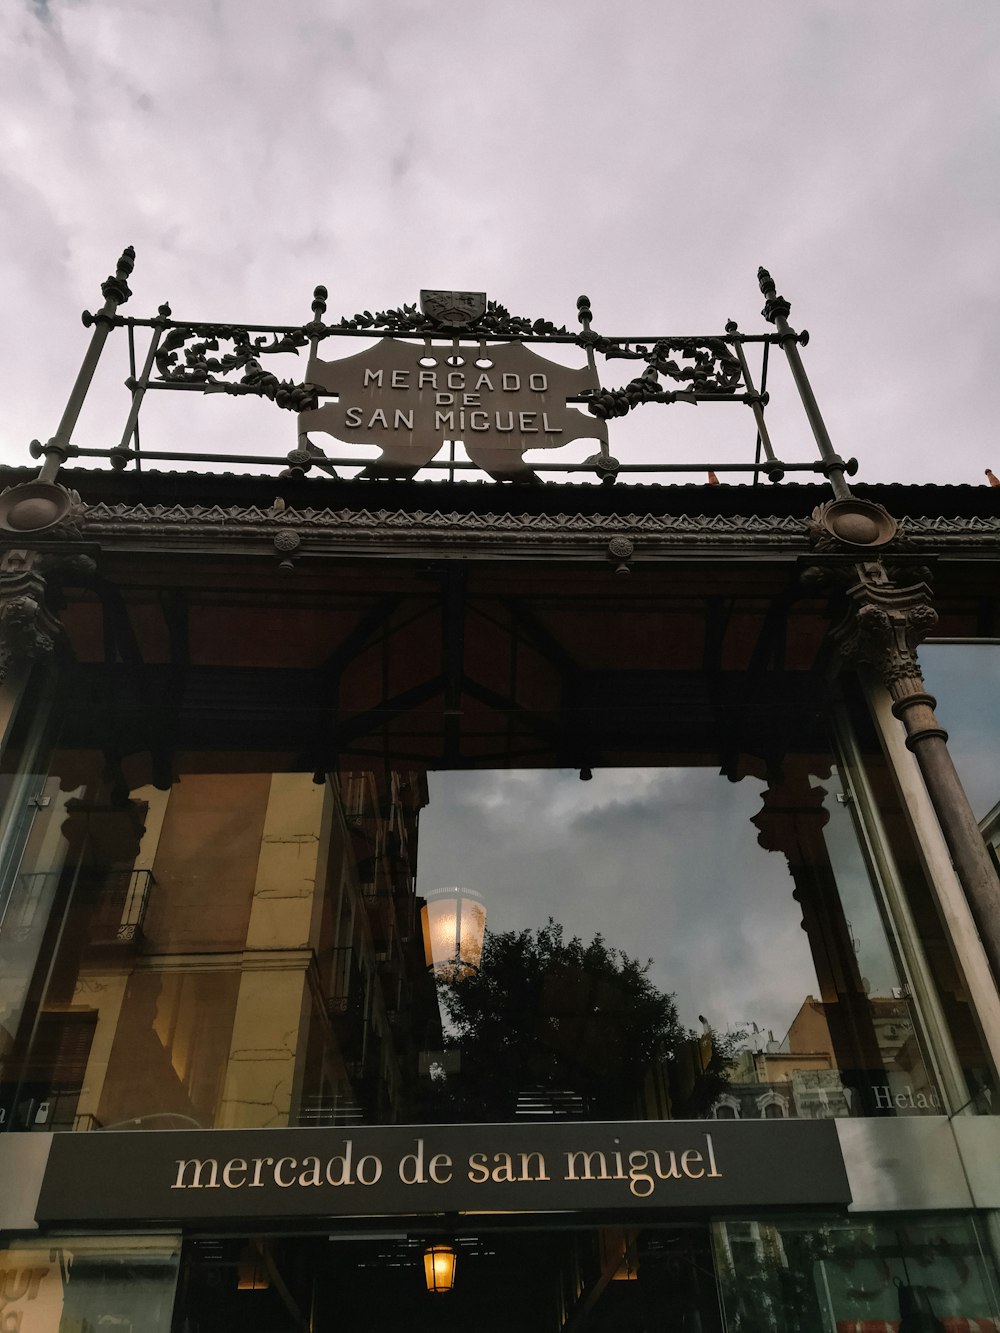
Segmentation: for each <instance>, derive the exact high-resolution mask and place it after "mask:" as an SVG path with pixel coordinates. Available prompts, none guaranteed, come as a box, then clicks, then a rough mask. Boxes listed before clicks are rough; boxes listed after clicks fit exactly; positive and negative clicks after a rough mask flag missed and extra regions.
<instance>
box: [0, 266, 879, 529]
mask: <svg viewBox="0 0 1000 1333" xmlns="http://www.w3.org/2000/svg"><path fill="white" fill-rule="evenodd" d="M134 258H135V256H134V252H133V251H132V250H131V249H128V250H126V251H125V252H124V253H123V254H122V256H121V258H120V260H119V262H118V266H117V269H116V271H115V273H114V274H113V275H112V276H111V277H109V278H108V279H107V280H106V281H105V282H104V283H103V284H102V288H101V290H102V293H103V295H104V297H105V302H104V306H103V307H102V309H101V310H99V311H98V312H96V313H94V314H91V313H88V312H84V316H83V320H84V324H85V325H87V326H88V327H91V328H92V329H93V333H92V335H91V344H90V347H89V348H88V350H87V353H86V355H85V357H84V361H83V365H82V366H81V369H80V372H79V375H78V377H77V382H76V384H75V386H74V389H73V391H72V393H71V394H70V399H69V402H68V404H67V407H66V410H65V412H64V414H63V417H62V420H61V421H60V423H59V426H58V428H57V430H56V433H55V434H54V435H53V437H52V438H51V439H50V440H48V441H47V442H46V443H45V444H40V443H39V442H38V441H33V442H32V446H31V451H32V453H33V455H34V456H35V457H38V458H43V459H44V462H43V465H42V467H41V469H40V472H39V476H38V480H37V482H36V483H34V485H35V486H36V488H37V486H38V485H39V484H41V485H42V486H43V487H46V486H52V483H54V482H55V478H56V475H57V473H58V471H59V467H60V466H61V464H62V463H63V462H64V461H65V460H66V459H69V458H75V457H97V458H106V459H108V460H109V461H110V463H111V466H112V467H113V468H117V469H122V468H126V467H129V466H134V467H135V468H136V469H139V468H141V466H142V464H143V463H144V462H159V461H161V460H170V461H172V462H182V463H183V462H198V463H212V462H218V463H227V464H232V463H248V464H258V465H262V466H269V467H270V466H276V465H277V466H281V467H283V468H284V475H290V476H293V477H301V476H304V475H305V474H306V473H309V472H311V471H313V470H315V469H319V470H321V471H323V472H325V473H328V474H331V475H334V476H336V475H337V468H339V467H345V468H351V469H353V470H354V471H355V472H357V471H358V470H359V469H360V475H361V476H362V477H363V478H366V479H370V480H377V479H379V478H400V477H405V478H411V477H414V476H416V475H417V474H420V473H423V472H424V471H425V470H426V469H441V468H444V469H446V470H447V471H448V473H449V475H450V476H452V477H453V476H454V475H455V473H456V472H457V471H459V470H462V469H466V470H472V471H474V472H475V471H479V472H480V473H483V472H485V473H487V474H489V475H490V476H491V477H493V478H494V479H496V480H499V481H515V482H517V481H536V480H538V477H537V471H536V470H542V471H544V472H546V473H553V472H555V473H558V472H577V473H584V474H586V473H588V472H589V473H590V474H591V475H592V476H595V477H596V478H598V479H600V480H601V481H602V482H604V483H612V482H614V481H615V480H616V478H617V477H618V476H619V474H620V473H623V472H636V473H640V472H645V473H691V472H694V473H700V474H701V475H702V476H704V475H705V474H706V473H709V474H718V473H726V472H742V473H750V474H752V476H753V479H754V481H756V480H757V479H759V478H761V477H767V478H768V479H769V480H770V481H775V482H776V481H780V480H781V479H782V477H783V476H784V475H785V474H786V473H788V472H793V471H799V472H818V473H821V474H824V475H825V476H826V477H827V478H828V480H829V482H830V484H831V488H832V490H833V495H834V498H835V499H837V500H847V499H850V496H851V493H850V488H849V486H848V484H847V481H846V477H847V475H848V474H852V473H853V472H854V471H855V470H856V468H857V464H856V462H855V461H854V460H853V459H851V460H844V459H843V458H841V457H840V456H839V455H838V454H837V452H836V451H835V449H834V447H833V445H832V443H831V441H830V439H829V436H828V435H827V432H826V427H825V425H824V423H823V420H822V417H821V415H820V412H819V408H818V407H817V405H816V401H815V398H814V396H813V394H812V390H811V389H810V387H809V383H808V380H807V379H806V375H805V371H804V369H803V366H802V361H801V357H800V355H799V347H800V345H804V344H805V343H806V342H807V341H808V334H807V333H805V332H796V331H795V330H793V329H792V328H791V327H790V326H789V323H788V315H789V313H790V309H791V307H790V306H789V303H788V302H787V301H786V300H785V299H784V298H783V297H781V296H779V295H778V294H777V291H776V288H775V284H774V281H773V280H772V278H771V276H770V274H769V273H768V272H767V271H766V270H765V269H761V270H760V271H759V273H758V282H759V286H760V290H761V292H762V294H763V295H764V297H765V304H764V309H763V315H764V317H765V319H766V320H767V321H768V322H769V323H770V324H772V325H773V326H774V330H773V331H765V332H761V333H743V332H741V331H740V329H739V328H738V326H737V325H736V324H735V323H733V322H732V321H730V322H729V323H727V324H726V326H725V329H724V331H723V332H722V333H720V334H714V335H706V336H696V335H682V336H677V335H667V334H657V335H654V336H641V335H618V334H616V335H610V334H603V333H599V332H598V331H597V330H596V329H595V328H594V327H593V323H594V314H593V310H592V308H591V304H590V300H589V298H588V297H586V296H581V297H580V298H579V299H578V301H577V327H576V328H574V329H569V328H567V327H566V326H565V325H562V324H559V325H557V324H555V323H554V322H552V321H551V320H546V319H539V318H535V319H530V318H527V317H524V316H520V315H512V314H511V313H510V311H509V310H507V309H506V307H504V306H502V305H501V304H499V303H498V302H497V301H493V300H490V299H488V298H487V295H486V293H484V292H470V291H439V290H427V291H423V292H421V294H420V303H419V305H417V304H412V305H401V306H398V307H395V308H393V309H388V310H380V311H377V312H374V313H373V312H372V311H369V310H365V311H363V312H361V313H359V314H355V315H351V316H349V317H348V316H344V317H341V318H340V319H339V320H335V321H332V322H327V321H326V318H325V316H326V312H327V300H328V293H327V291H326V288H324V287H317V288H316V289H315V292H314V294H313V301H312V312H311V313H312V318H311V319H310V320H309V321H308V322H307V323H304V324H301V325H295V326H288V325H250V324H232V323H217V322H204V321H189V320H183V321H182V320H177V319H175V318H174V316H173V312H172V311H171V309H170V307H169V306H168V305H162V306H160V308H159V310H158V311H157V313H156V315H155V316H153V317H151V318H135V317H131V316H125V315H123V314H122V313H121V311H120V307H121V306H122V305H124V304H125V303H126V302H127V301H128V299H129V297H130V296H131V291H130V289H129V286H128V281H127V279H128V277H129V276H130V274H131V272H132V267H133V263H134ZM117 329H124V330H125V331H126V333H127V339H128V351H129V361H130V374H129V377H128V379H127V380H126V386H127V388H128V389H129V392H130V394H131V403H130V406H129V410H128V414H127V418H126V421H125V425H124V428H123V430H122V434H121V438H120V440H119V442H118V444H117V445H115V446H113V447H111V448H108V447H104V448H88V447H84V446H80V445H77V444H76V443H73V442H72V435H73V430H74V428H75V426H76V422H77V419H78V417H79V414H80V409H81V407H82V405H83V401H84V399H85V397H86V394H87V391H88V389H89V387H90V383H91V380H92V378H93V375H94V371H95V368H96V366H97V362H98V359H99V357H100V355H101V353H102V350H103V347H104V344H105V342H106V340H107V338H108V336H109V334H110V333H111V332H112V331H113V330H117ZM144 331H148V333H149V342H148V344H147V347H146V353H145V357H144V358H143V359H142V364H141V366H140V364H139V356H138V348H137V335H139V334H140V333H142V332H144ZM344 338H364V339H366V340H367V343H368V345H367V346H366V347H365V348H364V350H362V351H360V352H358V353H356V354H355V355H353V356H352V355H341V356H331V355H328V351H329V350H330V349H332V346H333V343H334V342H336V340H338V339H344ZM752 344H758V345H759V348H760V351H761V358H760V372H759V385H758V384H756V383H755V382H754V377H753V374H752V372H751V368H750V362H749V359H748V352H747V349H748V347H750V346H751V345H752ZM775 346H776V347H778V348H779V349H780V350H781V351H782V352H783V353H784V356H785V358H786V359H787V361H788V364H789V367H790V369H791V372H792V378H793V380H794V382H795V384H796V387H797V389H798V391H799V395H800V397H801V400H802V404H803V407H804V409H805V413H806V417H807V419H808V421H809V424H810V427H811V429H812V433H813V436H814V439H815V442H816V445H817V449H818V454H819V457H818V458H817V459H815V460H812V461H797V462H792V461H788V460H786V459H781V458H779V457H778V456H777V455H776V453H775V451H774V448H773V446H772V442H771V438H770V435H769V433H768V428H767V424H766V422H765V416H764V409H765V407H766V405H767V402H768V392H767V387H766V386H767V370H768V355H769V352H770V350H771V348H772V347H775ZM557 347H561V348H563V349H567V348H569V349H575V350H576V353H577V358H576V361H575V363H574V364H565V363H564V361H563V360H561V359H560V360H556V359H553V357H552V356H550V355H546V354H545V353H546V350H547V349H552V350H554V349H555V348H557ZM321 351H322V353H323V355H321ZM289 353H292V354H295V355H301V354H303V353H305V354H306V357H307V364H306V367H305V374H304V376H303V377H302V379H301V380H294V379H282V378H280V376H279V375H278V374H276V373H275V371H274V369H272V367H273V366H274V365H275V362H274V360H273V358H274V357H276V356H281V355H287V354H289ZM616 362H626V363H634V364H633V366H632V369H633V371H634V373H633V374H632V376H631V378H627V377H626V376H625V375H624V374H622V373H621V371H616V370H615V363H616ZM151 390H172V391H187V392H197V393H200V394H220V393H221V394H231V395H237V396H251V397H257V398H262V399H267V400H269V401H270V402H272V403H273V404H275V405H276V406H277V407H279V408H283V409H285V410H287V411H288V412H291V413H295V414H296V415H297V417H298V422H297V433H296V439H295V444H294V447H293V448H292V449H291V450H290V451H289V452H288V453H287V454H276V455H269V454H268V455H265V454H261V453H251V454H232V453H211V452H206V451H199V452H196V453H181V452H177V451H166V450H149V449H140V443H139V412H140V408H141V406H142V404H143V400H144V398H145V397H146V395H147V394H148V393H149V392H150V391H151ZM677 403H686V404H703V403H713V404H718V403H740V404H743V405H745V406H747V407H749V408H750V410H751V413H752V416H753V426H754V448H753V455H752V457H748V458H747V459H746V460H745V461H744V462H736V463H734V462H720V461H712V460H711V459H708V458H699V459H681V460H678V459H674V458H672V459H667V460H662V461H657V462H635V461H625V462H622V461H619V460H618V459H617V458H615V457H614V456H613V454H612V452H611V448H610V440H609V431H610V430H611V424H610V423H612V422H613V421H614V420H615V419H617V418H619V417H622V416H625V415H626V414H628V413H630V412H632V411H634V410H636V409H638V408H644V407H646V406H648V405H650V404H658V405H661V406H663V405H672V404H677ZM314 436H329V437H332V439H333V440H335V441H337V442H339V444H340V445H343V446H347V447H348V448H350V447H351V446H378V447H379V449H380V454H379V456H378V457H377V458H375V459H374V460H373V459H371V458H370V457H358V456H356V455H355V456H352V455H350V454H349V453H347V454H342V453H333V452H328V451H327V449H326V448H324V447H323V446H322V445H321V444H319V443H318V442H317V440H316V439H315V438H314ZM574 440H584V441H592V442H593V443H594V445H595V448H594V450H593V452H590V453H589V454H588V455H587V457H586V458H585V459H583V460H582V461H568V460H567V459H566V457H565V455H563V456H560V455H559V452H558V451H559V450H560V449H561V448H562V447H563V446H564V445H567V444H569V443H570V442H572V441H574ZM457 443H460V444H462V445H463V446H464V450H465V455H466V456H465V457H464V458H461V459H459V458H457V457H456V454H455V445H456V444H457ZM445 445H449V446H450V456H449V457H446V458H442V457H441V453H442V449H443V447H444V446H445ZM538 450H545V451H547V454H548V455H551V458H550V457H548V456H546V457H545V458H544V461H537V460H536V459H535V458H532V460H530V461H528V460H526V457H525V455H526V454H529V453H530V454H532V455H534V454H535V452H536V451H538ZM55 489H61V488H55ZM47 494H48V492H47ZM37 498H38V497H37V496H33V497H29V496H27V495H25V496H22V497H18V496H11V497H10V498H8V499H6V500H5V501H0V527H7V528H11V529H17V530H19V531H23V530H26V529H30V530H34V531H40V530H42V529H44V528H46V527H48V526H52V525H54V524H58V523H60V522H62V520H63V518H64V517H65V516H64V515H63V514H61V513H60V514H58V515H55V517H51V522H49V521H46V522H45V523H41V522H38V521H35V520H36V518H37V515H36V514H35V510H36V509H37V503H35V509H33V510H32V511H31V513H30V514H29V513H28V512H27V510H26V511H25V513H23V514H22V513H20V510H18V505H21V507H22V508H23V504H25V503H27V502H28V501H29V500H32V502H35V501H37ZM49 498H50V499H51V500H52V503H53V504H56V507H57V508H58V504H57V503H56V501H57V497H56V496H55V490H53V492H52V494H51V496H50V497H49ZM67 503H68V502H67ZM64 507H65V505H64ZM15 510H17V512H15Z"/></svg>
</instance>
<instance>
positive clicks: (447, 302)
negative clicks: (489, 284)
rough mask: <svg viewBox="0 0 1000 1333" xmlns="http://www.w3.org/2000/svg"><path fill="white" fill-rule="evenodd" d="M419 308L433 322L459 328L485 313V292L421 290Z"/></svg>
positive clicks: (480, 317) (473, 321)
mask: <svg viewBox="0 0 1000 1333" xmlns="http://www.w3.org/2000/svg"><path fill="white" fill-rule="evenodd" d="M420 309H421V310H422V311H423V313H424V314H425V315H426V316H427V318H428V319H432V320H433V321H434V322H435V324H440V325H442V326H443V327H444V328H447V329H461V328H465V326H466V325H468V324H474V323H475V322H476V320H477V319H482V317H483V315H485V314H486V293H485V292H431V291H422V292H421V293H420Z"/></svg>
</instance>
